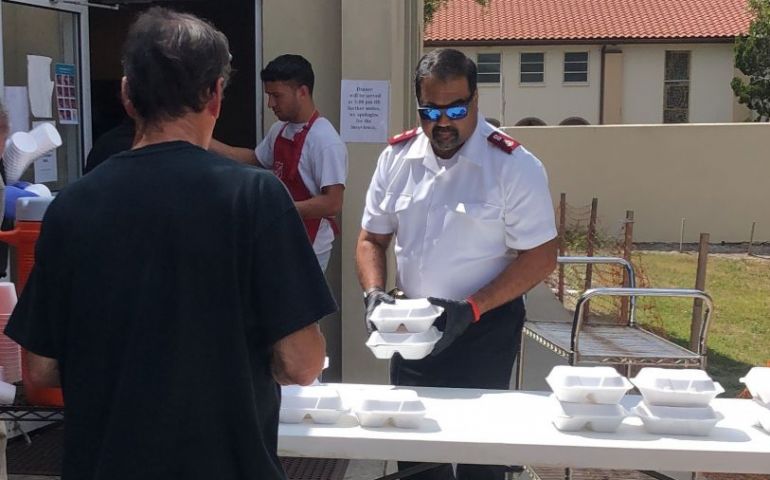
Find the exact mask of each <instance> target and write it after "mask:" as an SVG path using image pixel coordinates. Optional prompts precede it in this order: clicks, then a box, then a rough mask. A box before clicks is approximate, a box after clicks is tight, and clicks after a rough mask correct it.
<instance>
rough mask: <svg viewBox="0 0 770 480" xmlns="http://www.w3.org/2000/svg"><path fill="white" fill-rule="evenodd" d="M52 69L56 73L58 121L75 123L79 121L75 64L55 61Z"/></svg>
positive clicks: (65, 123) (68, 123)
mask: <svg viewBox="0 0 770 480" xmlns="http://www.w3.org/2000/svg"><path fill="white" fill-rule="evenodd" d="M54 71H55V73H56V82H55V84H56V87H55V88H56V110H57V111H58V112H59V123H61V124H63V125H77V124H78V123H80V121H79V118H78V99H77V93H76V92H77V83H76V80H77V78H76V77H75V75H76V70H75V65H70V64H66V63H57V64H56V65H55V67H54Z"/></svg>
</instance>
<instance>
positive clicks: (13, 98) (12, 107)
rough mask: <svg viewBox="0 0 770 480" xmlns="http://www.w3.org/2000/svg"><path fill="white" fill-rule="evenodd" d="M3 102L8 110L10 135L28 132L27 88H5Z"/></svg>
mask: <svg viewBox="0 0 770 480" xmlns="http://www.w3.org/2000/svg"><path fill="white" fill-rule="evenodd" d="M3 97H4V98H3V100H4V103H5V108H6V110H8V120H9V122H10V127H11V130H10V132H9V135H10V134H13V133H16V132H27V131H29V96H28V95H27V87H5V89H4V95H3Z"/></svg>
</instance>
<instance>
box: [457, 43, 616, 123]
mask: <svg viewBox="0 0 770 480" xmlns="http://www.w3.org/2000/svg"><path fill="white" fill-rule="evenodd" d="M458 49H459V50H462V51H463V52H464V53H465V54H466V55H468V56H469V57H470V58H472V59H473V60H474V61H475V60H476V56H477V54H478V53H501V54H502V55H501V60H500V61H501V66H500V68H501V71H502V82H501V84H500V85H497V86H490V85H484V84H479V85H480V89H479V95H480V99H481V103H480V104H479V106H480V108H482V112H483V113H484V115H486V116H488V117H495V116H496V113H495V112H496V111H499V112H501V113H500V114H499V116H497V117H496V118H498V119H499V120H500V121H501V122H502V123H503V124H504V125H515V124H516V123H517V122H519V121H520V120H522V119H524V118H527V117H536V118H539V119H540V120H542V121H544V122H545V123H546V124H547V125H558V124H559V123H561V122H562V121H563V120H565V119H567V118H569V117H581V118H583V119H585V120H587V121H588V122H589V123H590V124H592V125H594V124H597V123H599V84H600V74H601V48H600V47H598V46H595V45H572V46H569V45H559V46H522V47H519V46H499V47H459V48H458ZM522 52H542V53H544V54H545V57H544V58H545V76H544V79H545V80H544V82H543V83H542V84H521V83H519V73H520V66H519V56H520V54H521V53H522ZM565 52H589V55H588V82H586V83H584V84H570V83H564V82H563V75H564V53H565ZM500 89H503V90H504V95H503V94H501V92H500ZM500 99H502V102H503V104H502V105H500V104H499V103H497V104H496V103H495V102H499V101H500Z"/></svg>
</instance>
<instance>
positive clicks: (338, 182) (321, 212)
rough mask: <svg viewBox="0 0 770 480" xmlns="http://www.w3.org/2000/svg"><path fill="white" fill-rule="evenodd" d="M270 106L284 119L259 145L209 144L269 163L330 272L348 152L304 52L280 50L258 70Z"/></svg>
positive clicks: (237, 157) (245, 158)
mask: <svg viewBox="0 0 770 480" xmlns="http://www.w3.org/2000/svg"><path fill="white" fill-rule="evenodd" d="M260 76H261V78H262V83H263V84H264V89H265V94H266V95H267V97H268V103H267V104H268V107H270V108H271V109H272V110H273V112H274V113H275V115H276V116H277V117H278V119H279V120H280V121H279V122H276V123H274V124H273V126H272V127H270V130H269V131H268V132H267V135H266V136H265V138H264V139H263V140H262V142H260V144H259V145H258V146H257V148H256V149H254V150H252V149H250V148H240V147H231V146H229V145H226V144H224V143H222V142H218V141H216V140H213V141H212V142H211V147H210V149H211V150H212V151H214V152H216V153H219V154H220V155H224V156H227V157H230V158H233V159H235V160H237V161H239V162H242V163H248V164H252V165H257V166H260V167H262V168H267V169H270V170H272V171H273V173H275V174H276V176H278V178H280V179H281V180H282V181H283V183H284V184H285V185H286V188H288V190H289V193H290V194H291V196H292V198H293V199H294V205H295V206H296V207H297V210H298V211H299V214H300V216H301V217H302V220H303V222H304V223H305V229H306V230H307V232H308V237H309V239H310V241H311V243H312V244H313V250H314V251H315V253H316V257H317V258H318V263H319V264H320V265H321V269H322V270H324V271H326V267H327V265H328V263H329V257H330V256H331V250H332V242H333V241H334V236H335V234H336V233H337V231H338V229H337V225H336V221H335V218H334V217H335V216H336V215H337V214H339V212H340V211H341V210H342V200H343V195H344V192H345V180H346V178H347V170H348V151H347V148H346V147H345V143H344V142H343V141H342V139H341V138H340V136H339V134H338V133H337V131H336V130H335V129H334V127H333V126H332V124H331V123H330V122H329V121H328V120H327V119H326V118H324V117H321V116H320V115H319V113H318V110H316V107H315V103H314V102H313V85H314V83H315V76H314V74H313V68H312V66H311V65H310V62H308V61H307V60H306V59H305V58H303V57H302V56H300V55H281V56H279V57H277V58H276V59H275V60H273V61H271V62H270V63H268V64H267V66H266V67H265V68H264V70H262V72H261V74H260Z"/></svg>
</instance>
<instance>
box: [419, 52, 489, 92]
mask: <svg viewBox="0 0 770 480" xmlns="http://www.w3.org/2000/svg"><path fill="white" fill-rule="evenodd" d="M427 77H436V78H437V79H439V80H441V81H447V80H449V79H452V78H457V77H465V78H466V79H467V80H468V88H469V89H470V91H471V95H473V94H474V93H476V64H475V63H474V62H473V60H471V59H470V58H468V57H466V56H465V54H464V53H463V52H461V51H459V50H455V49H454V48H439V49H437V50H432V51H430V52H428V53H426V54H425V55H423V57H422V58H421V59H420V63H418V64H417V69H416V71H415V73H414V91H415V94H416V95H417V102H418V103H419V102H420V93H421V88H420V87H421V84H422V80H423V79H424V78H427Z"/></svg>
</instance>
